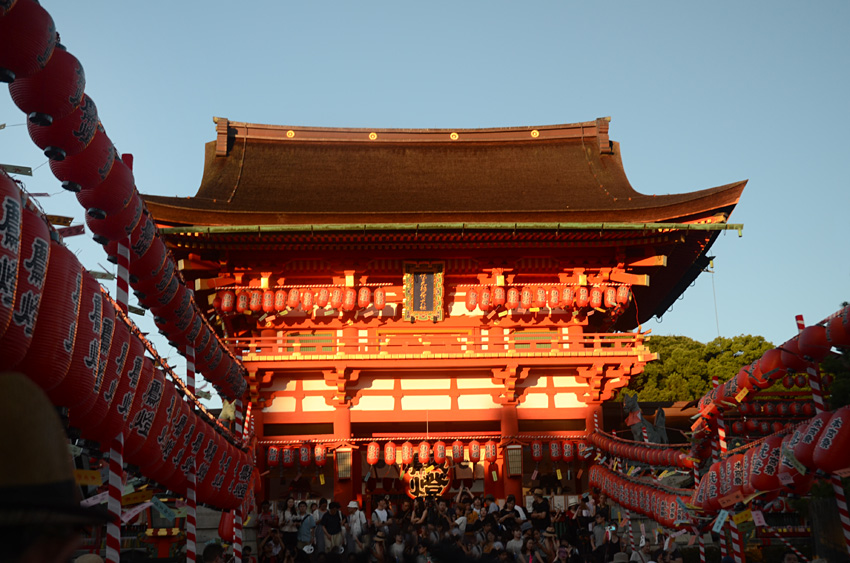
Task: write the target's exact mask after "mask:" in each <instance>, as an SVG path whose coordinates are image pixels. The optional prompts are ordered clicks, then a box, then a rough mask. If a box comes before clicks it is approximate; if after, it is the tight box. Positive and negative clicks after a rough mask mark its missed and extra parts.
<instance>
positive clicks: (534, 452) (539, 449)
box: [531, 440, 543, 463]
mask: <svg viewBox="0 0 850 563" xmlns="http://www.w3.org/2000/svg"><path fill="white" fill-rule="evenodd" d="M531 459H532V461H534V462H538V463H539V462H540V461H543V442H541V441H540V440H533V441H532V442H531Z"/></svg>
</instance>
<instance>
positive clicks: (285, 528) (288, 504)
mask: <svg viewBox="0 0 850 563" xmlns="http://www.w3.org/2000/svg"><path fill="white" fill-rule="evenodd" d="M300 523H301V522H300V519H299V517H298V507H297V506H296V504H295V499H294V498H292V497H287V499H286V501H285V503H284V509H283V511H282V512H281V513H280V523H279V525H280V532H281V537H282V538H283V545H284V547H286V549H292V548H295V547H296V546H297V545H298V537H297V536H298V525H299V524H300Z"/></svg>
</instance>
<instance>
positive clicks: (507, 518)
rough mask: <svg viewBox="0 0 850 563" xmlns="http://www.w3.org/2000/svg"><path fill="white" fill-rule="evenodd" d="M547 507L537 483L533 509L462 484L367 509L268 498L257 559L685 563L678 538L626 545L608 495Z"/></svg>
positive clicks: (286, 562)
mask: <svg viewBox="0 0 850 563" xmlns="http://www.w3.org/2000/svg"><path fill="white" fill-rule="evenodd" d="M575 498H576V499H577V500H575V501H574V502H572V503H571V504H570V506H568V507H567V508H566V509H553V507H552V506H550V503H549V500H548V499H547V498H546V496H545V494H544V491H543V490H542V489H535V490H534V491H533V499H534V500H533V501H532V503H531V505H530V507H523V506H520V505H518V504H517V502H516V498H514V496H513V495H509V496H508V497H507V499H506V500H505V502H504V504H503V505H500V504H498V503H497V502H496V500H495V499H494V498H493V496H492V495H485V496H477V495H473V494H472V493H471V491H470V490H469V489H467V488H461V490H460V491H458V493H457V495H456V496H455V497H454V498H453V499H451V500H446V499H444V498H417V499H414V500H407V499H405V500H403V501H401V502H400V503H398V504H397V505H391V503H390V499H389V498H388V497H380V498H377V499H374V504H373V505H372V507H371V508H372V510H371V511H370V515H369V516H368V517H367V513H366V512H365V511H364V510H363V507H361V506H360V504H359V503H358V502H357V501H351V502H349V503H348V504H347V505H346V506H344V507H343V506H341V505H340V503H338V502H336V501H333V500H331V501H328V500H327V499H321V500H319V501H318V502H311V503H310V504H309V505H308V503H307V502H306V501H297V500H295V499H293V498H288V499H286V500H285V501H282V502H281V503H279V504H278V506H277V510H275V511H273V510H272V507H271V505H270V504H269V503H268V502H264V503H263V504H262V507H261V511H260V514H259V515H258V522H257V547H258V554H257V563H290V562H298V561H310V562H325V561H327V562H332V561H345V562H375V563H404V562H411V563H430V562H432V561H433V562H436V561H498V562H508V563H609V562H613V563H620V562H632V561H637V562H639V563H649V562H655V563H682V557H681V554H680V553H679V550H678V549H677V548H676V544H675V541H673V540H672V538H668V540H667V541H666V542H664V543H663V544H655V543H653V542H652V541H651V539H654V538H649V537H643V536H642V537H641V538H640V545H639V546H637V545H636V548H635V549H634V551H632V550H631V549H629V545H628V544H629V541H628V539H627V538H626V539H624V538H622V537H621V536H620V532H621V531H623V530H622V529H621V528H620V526H618V524H617V521H616V520H612V518H611V516H612V515H611V507H610V505H609V502H608V500H607V498H606V496H605V494H604V493H600V494H599V495H591V494H585V495H583V496H581V497H575Z"/></svg>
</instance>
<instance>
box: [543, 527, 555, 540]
mask: <svg viewBox="0 0 850 563" xmlns="http://www.w3.org/2000/svg"><path fill="white" fill-rule="evenodd" d="M543 537H546V538H554V537H555V528H553V527H552V526H549V527H548V528H546V530H545V531H544V532H543Z"/></svg>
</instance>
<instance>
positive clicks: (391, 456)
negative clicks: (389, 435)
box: [384, 442, 396, 465]
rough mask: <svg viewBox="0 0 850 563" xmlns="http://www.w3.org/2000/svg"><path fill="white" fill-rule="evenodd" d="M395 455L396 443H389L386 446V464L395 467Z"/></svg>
mask: <svg viewBox="0 0 850 563" xmlns="http://www.w3.org/2000/svg"><path fill="white" fill-rule="evenodd" d="M395 455H396V447H395V442H387V443H386V444H384V463H386V464H387V465H395Z"/></svg>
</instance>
